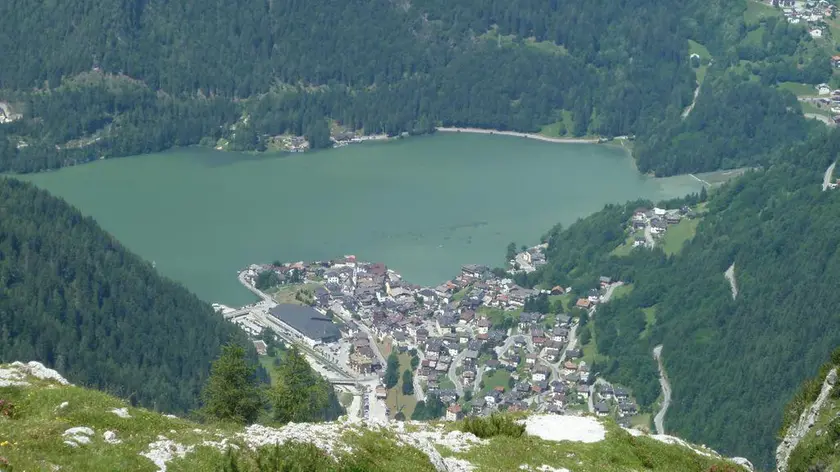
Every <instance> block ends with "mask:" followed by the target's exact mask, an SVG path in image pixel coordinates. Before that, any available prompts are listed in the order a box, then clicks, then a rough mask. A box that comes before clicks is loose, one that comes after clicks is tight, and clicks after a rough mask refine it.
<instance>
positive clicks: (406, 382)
mask: <svg viewBox="0 0 840 472" xmlns="http://www.w3.org/2000/svg"><path fill="white" fill-rule="evenodd" d="M402 381H403V383H402V392H403V395H413V394H414V375H412V373H411V371H410V370H408V369H405V372H403V376H402Z"/></svg>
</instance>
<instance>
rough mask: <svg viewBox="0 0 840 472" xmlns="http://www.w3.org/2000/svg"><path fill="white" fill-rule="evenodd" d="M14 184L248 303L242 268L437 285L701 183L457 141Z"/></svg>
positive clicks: (204, 154) (186, 276) (559, 148)
mask: <svg viewBox="0 0 840 472" xmlns="http://www.w3.org/2000/svg"><path fill="white" fill-rule="evenodd" d="M23 178H25V179H26V180H30V181H32V182H34V183H35V184H37V185H38V186H40V187H42V188H45V189H47V190H49V191H50V192H52V193H53V194H55V195H58V196H61V197H63V198H65V199H66V200H67V201H69V202H70V203H71V204H73V205H75V206H77V207H78V208H79V209H81V211H82V212H83V213H85V214H86V215H91V216H93V217H94V218H95V219H96V220H97V221H98V222H99V224H100V225H102V227H103V228H105V229H106V230H107V231H109V232H110V233H112V234H113V235H115V236H116V237H117V238H118V239H119V240H120V241H122V243H123V244H125V245H126V246H127V247H128V248H129V249H131V250H132V251H134V252H136V253H137V254H139V255H141V256H142V257H144V258H146V259H148V260H150V261H154V262H155V263H156V267H157V270H158V271H159V272H160V273H162V274H164V275H166V276H169V277H171V278H172V279H175V280H177V281H179V282H181V283H183V284H184V285H185V286H186V287H188V288H189V289H190V290H192V291H194V292H195V293H196V294H198V296H199V297H201V298H202V299H204V300H206V301H208V302H220V303H224V304H227V305H231V306H238V305H242V304H245V303H248V302H251V301H253V296H252V295H251V294H250V293H248V292H247V291H246V290H245V289H244V288H242V287H241V286H240V285H239V283H238V281H237V279H236V272H237V270H238V269H240V268H242V267H245V266H247V265H249V264H251V263H263V262H271V261H273V260H280V261H284V262H285V261H298V260H318V259H330V258H333V257H338V256H342V255H345V254H355V255H356V256H357V257H358V258H360V259H361V260H369V261H380V262H384V263H386V264H387V265H388V266H389V267H391V268H393V269H394V270H396V271H397V272H400V273H401V274H403V276H404V277H405V278H406V279H407V280H409V281H411V282H414V283H419V284H427V285H432V284H434V285H437V284H438V283H440V282H442V281H444V280H446V279H448V278H451V277H452V276H454V275H455V274H456V273H457V272H458V270H459V268H460V266H461V265H462V264H466V263H484V264H488V265H492V266H498V265H501V264H503V263H504V254H505V247H506V246H507V244H508V243H510V242H511V241H515V242H516V243H517V245H521V244H528V245H531V244H535V243H537V242H538V240H539V238H540V236H541V235H543V234H545V233H546V232H547V231H548V230H549V229H550V228H551V227H552V226H554V225H555V224H556V223H558V222H560V223H563V224H564V225H568V224H570V223H572V222H574V221H575V220H576V219H578V218H580V217H584V216H586V215H588V214H591V213H593V212H595V211H598V210H599V209H601V208H602V207H603V206H604V205H605V204H607V203H614V202H624V201H627V200H630V199H636V198H638V197H645V198H650V199H652V200H659V199H665V198H672V197H676V196H682V195H685V194H687V193H690V192H697V191H699V190H700V184H699V182H697V181H696V180H695V179H693V178H692V177H690V176H680V177H671V178H668V179H653V178H649V177H646V176H642V175H640V174H639V173H638V172H637V171H636V170H635V168H634V166H633V161H632V159H631V158H630V157H629V156H628V155H627V153H626V152H625V151H623V150H622V149H620V148H616V147H608V146H598V145H590V144H554V143H545V142H540V141H536V140H531V139H525V138H516V137H504V136H490V135H469V134H465V133H458V134H440V133H439V134H438V135H435V136H426V137H417V138H409V139H401V140H395V141H392V142H387V143H370V144H359V145H351V146H346V147H343V148H338V149H332V150H327V151H320V152H315V153H306V154H291V155H289V154H284V155H253V154H239V153H224V152H219V151H213V150H210V149H202V148H190V149H178V150H172V151H168V152H164V153H159V154H153V155H147V156H142V157H132V158H122V159H110V160H103V161H98V162H95V163H92V164H87V165H81V166H75V167H70V168H66V169H62V170H59V171H54V172H48V173H42V174H33V175H27V176H23Z"/></svg>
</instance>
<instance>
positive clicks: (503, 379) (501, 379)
mask: <svg viewBox="0 0 840 472" xmlns="http://www.w3.org/2000/svg"><path fill="white" fill-rule="evenodd" d="M509 380H510V372H508V371H506V370H504V369H496V370H493V371H491V372H485V373H484V377H482V378H481V381H482V382H484V388H483V389H481V393H485V392H489V391H491V390H493V389H494V388H496V387H504V388H505V392H509V391H510V387H509V386H508V381H509Z"/></svg>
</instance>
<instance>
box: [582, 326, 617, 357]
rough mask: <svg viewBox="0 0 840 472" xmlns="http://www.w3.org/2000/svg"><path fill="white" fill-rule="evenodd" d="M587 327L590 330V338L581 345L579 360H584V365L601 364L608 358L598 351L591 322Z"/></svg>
mask: <svg viewBox="0 0 840 472" xmlns="http://www.w3.org/2000/svg"><path fill="white" fill-rule="evenodd" d="M588 329H589V330H591V331H592V337H591V338H590V341H589V342H588V343H586V344H585V345H584V346H583V349H582V351H583V357H582V358H581V360H582V361H583V362H586V365H590V366H591V365H593V364H595V363H599V364H602V363H604V362H607V361H608V360H610V358H609V357H608V356H605V355H603V354H601V353H600V352H598V341H597V340H596V339H595V330H593V329H592V325H591V323H590V325H589V327H588Z"/></svg>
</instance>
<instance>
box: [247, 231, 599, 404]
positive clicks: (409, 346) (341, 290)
mask: <svg viewBox="0 0 840 472" xmlns="http://www.w3.org/2000/svg"><path fill="white" fill-rule="evenodd" d="M544 250H545V246H544V245H542V246H536V247H535V248H531V249H529V250H528V251H525V252H524V253H525V254H529V255H530V259H529V263H530V264H531V265H533V262H534V261H538V260H544V254H543V251H544ZM522 254H523V253H520V255H522ZM265 270H271V271H274V272H275V273H276V274H277V276H278V278H279V279H280V280H281V281H282V282H289V281H300V280H301V279H303V280H306V281H307V282H318V285H319V286H318V288H316V289H315V290H314V293H313V306H314V308H315V309H316V310H318V311H319V312H321V313H323V314H330V315H331V316H334V315H338V317H340V318H341V319H343V320H345V322H344V323H342V324H341V326H340V330H341V335H342V338H343V340H344V342H348V343H349V344H350V349H349V350H350V353H349V357H348V359H347V366H348V367H349V369H350V370H352V371H354V372H356V373H358V374H372V373H377V374H379V375H380V376H381V375H384V370H385V368H386V366H385V365H384V360H383V359H384V357H383V356H382V354H381V353H380V352H377V351H378V347H377V343H376V342H375V341H380V342H382V341H384V340H385V339H386V338H388V339H389V340H390V343H391V345H392V346H394V347H395V348H396V349H398V350H400V351H402V352H404V351H407V350H416V352H417V355H418V357H419V359H420V362H419V365H418V366H417V369H416V371H415V373H414V375H415V378H416V379H417V380H418V381H419V382H420V384H421V385H422V386H423V392H424V393H425V394H426V395H436V396H437V397H438V398H439V399H440V400H441V401H442V402H443V403H444V404H446V405H447V407H448V410H447V417H453V418H458V417H460V416H462V415H464V414H476V415H483V414H489V413H490V412H492V411H495V410H498V409H507V410H525V409H538V410H540V411H546V412H551V413H557V414H563V413H565V412H566V409H567V407H568V406H569V405H574V404H577V405H582V404H586V402H587V400H588V398H589V393H590V392H589V388H590V386H589V383H590V373H589V366H588V365H587V364H586V363H585V362H580V358H581V357H582V355H583V353H582V352H581V350H580V349H576V348H574V347H571V346H569V342H570V339H571V337H572V336H573V330H574V328H575V323H576V320H575V319H574V318H573V317H572V316H570V315H568V314H552V315H546V314H541V313H529V312H523V311H522V308H523V307H524V305H525V303H526V301H527V300H528V299H529V297H533V296H536V295H540V294H541V293H545V294H546V295H548V294H555V295H562V294H564V293H567V292H568V289H565V288H563V287H555V288H553V289H552V290H550V291H544V292H541V291H539V290H533V289H527V288H523V287H520V286H518V285H516V284H515V283H514V282H513V280H511V279H509V278H506V277H500V276H499V275H501V274H498V275H497V274H496V273H494V272H493V271H491V270H490V268H489V267H487V266H483V265H477V264H468V265H464V266H463V267H462V270H461V273H460V274H459V275H458V276H457V277H455V278H454V279H452V280H449V281H447V282H445V283H443V284H441V285H439V286H437V287H434V288H432V287H422V286H418V285H413V284H410V283H407V282H405V281H403V280H402V277H401V276H400V275H399V274H398V273H396V272H394V271H393V270H390V269H388V268H387V267H386V266H385V265H384V264H381V263H366V262H360V261H357V260H356V258H355V257H354V256H345V257H343V258H339V259H335V260H332V261H323V262H312V263H303V262H298V263H294V264H283V265H280V266H276V265H265V266H259V267H258V268H256V270H255V272H259V271H265ZM611 283H612V281H611V280H610V278H609V277H602V278H601V285H600V287H599V288H597V289H593V291H592V293H590V294H589V296H587V297H586V298H583V299H581V300H586V301H587V302H588V303H582V302H581V300H578V304H577V308H581V309H591V308H592V307H594V305H595V304H596V303H597V302H598V301H599V300H600V297H601V295H600V294H601V292H602V291H603V290H605V289H606V288H607V287H609V286H610V284H611ZM492 308H495V310H490V309H492ZM490 313H495V314H496V316H493V317H491V316H490ZM499 313H503V314H504V316H498V314H499ZM373 338H375V339H373ZM496 375H502V376H506V378H508V379H509V380H508V381H507V382H506V384H505V385H500V386H495V387H494V388H484V387H485V381H484V380H486V379H488V377H493V376H496ZM482 379H484V380H482ZM496 383H498V382H496ZM380 390H381V391H380ZM380 390H378V391H377V394H379V393H382V395H385V391H384V389H380ZM467 391H469V392H470V393H471V395H465V393H466V392H467ZM469 397H472V398H469Z"/></svg>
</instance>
